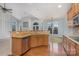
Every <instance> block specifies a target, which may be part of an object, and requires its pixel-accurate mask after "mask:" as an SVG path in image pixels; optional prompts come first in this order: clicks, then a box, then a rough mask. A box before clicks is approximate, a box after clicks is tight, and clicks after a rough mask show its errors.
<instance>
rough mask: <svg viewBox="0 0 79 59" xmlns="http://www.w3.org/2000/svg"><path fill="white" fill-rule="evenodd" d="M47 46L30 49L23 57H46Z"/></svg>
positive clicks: (47, 52) (47, 53)
mask: <svg viewBox="0 0 79 59" xmlns="http://www.w3.org/2000/svg"><path fill="white" fill-rule="evenodd" d="M48 55H49V50H48V46H40V47H35V48H32V49H30V50H29V51H28V52H27V53H25V54H24V56H48Z"/></svg>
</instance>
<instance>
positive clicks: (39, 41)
mask: <svg viewBox="0 0 79 59" xmlns="http://www.w3.org/2000/svg"><path fill="white" fill-rule="evenodd" d="M30 38H31V39H30V41H29V42H30V47H37V46H41V45H48V35H32V36H31V37H30Z"/></svg>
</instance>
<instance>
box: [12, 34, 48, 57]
mask: <svg viewBox="0 0 79 59" xmlns="http://www.w3.org/2000/svg"><path fill="white" fill-rule="evenodd" d="M42 45H48V35H31V36H26V37H23V38H16V37H12V55H14V56H18V55H22V54H23V53H25V52H26V51H28V50H29V49H31V48H34V47H39V46H42Z"/></svg>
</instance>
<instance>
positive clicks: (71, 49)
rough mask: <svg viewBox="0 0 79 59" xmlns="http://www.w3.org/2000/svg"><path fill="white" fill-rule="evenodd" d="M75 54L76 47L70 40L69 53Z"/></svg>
mask: <svg viewBox="0 0 79 59" xmlns="http://www.w3.org/2000/svg"><path fill="white" fill-rule="evenodd" d="M75 54H76V48H75V43H74V42H73V41H71V42H70V55H71V56H75Z"/></svg>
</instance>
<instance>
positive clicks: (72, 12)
mask: <svg viewBox="0 0 79 59" xmlns="http://www.w3.org/2000/svg"><path fill="white" fill-rule="evenodd" d="M78 13H79V3H73V4H72V5H71V7H70V9H69V10H68V13H67V18H68V26H69V27H72V26H73V17H75V16H76V15H78Z"/></svg>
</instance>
